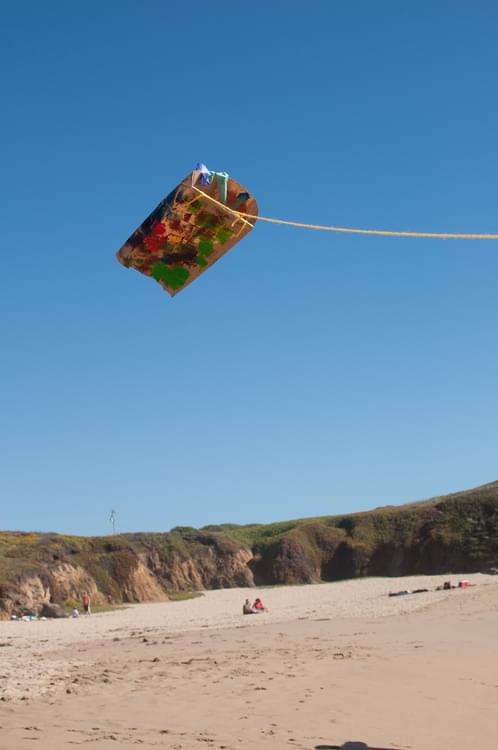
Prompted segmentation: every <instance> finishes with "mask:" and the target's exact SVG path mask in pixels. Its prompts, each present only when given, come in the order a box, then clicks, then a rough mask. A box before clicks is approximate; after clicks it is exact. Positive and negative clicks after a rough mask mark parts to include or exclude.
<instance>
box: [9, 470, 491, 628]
mask: <svg viewBox="0 0 498 750" xmlns="http://www.w3.org/2000/svg"><path fill="white" fill-rule="evenodd" d="M495 568H498V481H496V482H489V483H487V484H484V485H481V486H479V487H476V488H473V489H468V490H463V491H462V492H453V493H451V494H449V495H445V496H438V497H434V498H430V499H427V500H421V501H417V502H414V503H413V502H412V503H408V504H405V505H400V506H383V507H380V508H375V509H373V510H368V511H360V512H355V513H348V514H342V515H334V516H321V517H317V518H302V519H296V520H291V521H279V522H276V523H272V524H257V523H254V524H246V525H237V524H221V525H208V526H204V527H203V528H201V529H194V528H192V527H185V526H180V527H176V528H174V529H172V530H171V531H169V532H164V533H162V532H143V533H139V532H135V533H127V534H117V535H115V536H102V537H80V536H72V535H67V534H55V533H37V532H19V531H17V532H16V531H6V532H0V618H2V617H3V618H8V617H11V616H12V615H13V614H15V615H20V614H26V613H28V612H29V613H33V614H43V613H45V614H47V615H50V614H54V613H57V612H58V613H59V614H61V613H62V612H63V608H65V609H66V610H67V609H69V608H71V607H72V606H75V605H76V604H77V603H79V602H81V598H82V596H83V594H84V593H89V594H90V596H91V597H92V599H93V602H94V604H96V605H97V606H99V605H100V606H108V605H110V604H119V603H123V602H141V601H160V600H166V599H168V598H169V596H170V595H172V594H174V593H178V592H188V591H200V590H203V589H215V588H230V587H235V586H255V585H274V584H304V583H313V582H320V581H334V580H340V579H345V578H355V577H360V576H402V575H414V574H439V573H441V574H442V573H470V572H486V571H489V570H492V569H495Z"/></svg>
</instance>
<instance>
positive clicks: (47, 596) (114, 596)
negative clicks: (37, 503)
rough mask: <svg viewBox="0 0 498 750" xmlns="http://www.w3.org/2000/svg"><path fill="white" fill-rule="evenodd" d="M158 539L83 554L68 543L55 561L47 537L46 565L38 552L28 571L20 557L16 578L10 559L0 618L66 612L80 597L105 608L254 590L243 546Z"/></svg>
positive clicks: (0, 591)
mask: <svg viewBox="0 0 498 750" xmlns="http://www.w3.org/2000/svg"><path fill="white" fill-rule="evenodd" d="M163 536H166V535H153V536H152V538H148V537H147V535H140V539H139V540H137V539H135V538H134V539H132V540H126V539H123V538H112V539H111V540H101V542H100V543H95V544H93V547H92V545H90V548H88V545H86V546H84V548H83V549H75V547H74V541H73V547H69V548H68V549H67V550H66V551H62V552H61V550H60V545H59V546H58V547H57V554H56V557H57V558H58V559H57V560H56V561H54V560H53V557H54V555H53V554H52V555H50V554H48V550H50V547H51V546H53V540H54V539H56V541H57V542H58V541H59V540H58V539H57V537H54V536H52V537H51V540H50V542H47V555H46V560H45V561H40V560H39V557H40V549H39V547H37V549H36V557H37V559H36V561H33V569H32V570H31V571H30V570H29V569H28V570H26V568H27V567H28V568H29V565H28V566H27V561H26V558H24V559H23V564H22V567H23V571H22V572H19V573H17V572H16V558H15V556H14V557H13V560H12V566H11V570H10V576H9V579H8V580H7V581H4V582H3V583H0V618H10V617H11V616H12V615H13V614H16V615H22V614H40V613H41V612H42V610H43V608H44V605H48V604H60V605H65V606H66V608H67V609H68V610H69V609H70V608H71V607H72V606H74V605H78V604H79V603H81V601H82V598H83V595H84V594H85V593H86V594H89V595H90V597H91V599H92V602H93V604H94V605H107V604H116V603H122V602H152V601H166V600H168V598H169V597H168V592H179V591H195V590H202V589H214V588H230V587H234V586H252V585H254V579H253V574H252V572H251V570H250V568H249V567H248V563H249V561H250V560H251V559H252V553H251V551H250V550H249V549H248V548H247V547H246V546H244V545H240V544H236V543H233V542H231V541H230V540H222V541H220V540H218V539H213V538H211V537H206V536H202V535H198V534H194V535H193V536H192V535H191V536H192V538H190V539H189V540H188V541H187V542H186V543H185V544H182V545H178V549H174V548H171V547H169V546H164V545H163V544H161V542H162V541H163V539H162V537H163ZM199 538H201V539H202V542H199ZM61 556H62V558H63V559H62V561H61V560H60V557H61ZM66 557H67V558H68V559H64V558H66ZM51 558H52V559H51Z"/></svg>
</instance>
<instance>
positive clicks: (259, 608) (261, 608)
mask: <svg viewBox="0 0 498 750" xmlns="http://www.w3.org/2000/svg"><path fill="white" fill-rule="evenodd" d="M252 610H253V612H258V613H259V612H266V607H265V605H264V604H263V602H262V601H261V599H256V601H255V602H254V604H253V605H252Z"/></svg>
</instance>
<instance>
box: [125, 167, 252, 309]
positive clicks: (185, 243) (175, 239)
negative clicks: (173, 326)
mask: <svg viewBox="0 0 498 750" xmlns="http://www.w3.org/2000/svg"><path fill="white" fill-rule="evenodd" d="M237 211H240V212H241V213H244V214H250V215H251V216H254V217H256V216H257V215H258V205H257V203H256V200H255V199H254V198H253V197H252V196H251V195H249V193H248V192H247V191H246V189H245V188H244V187H242V186H241V185H239V183H238V182H235V180H232V179H231V178H230V177H229V176H228V175H227V173H226V172H210V171H209V170H208V168H207V167H206V166H205V165H204V164H198V165H197V167H196V169H194V171H193V172H191V173H190V174H189V175H188V177H186V178H185V179H184V180H183V182H181V183H180V184H179V185H178V186H177V187H176V188H175V189H174V190H173V191H172V192H171V193H170V194H169V195H168V196H167V197H166V198H165V199H164V200H162V201H161V203H160V204H159V205H158V206H157V208H155V209H154V211H153V212H152V213H151V214H150V216H148V217H147V219H145V221H144V222H143V223H142V224H141V225H140V226H139V227H138V229H136V230H135V231H134V232H133V234H132V235H131V237H130V238H129V239H128V240H127V241H126V242H125V244H124V245H123V247H122V248H121V249H120V250H118V252H117V259H118V260H119V262H120V263H122V264H123V265H124V266H126V267H128V268H135V269H136V270H137V271H140V273H143V274H145V275H146V276H152V277H153V278H154V279H155V280H156V281H158V282H159V284H160V285H161V286H162V287H163V289H165V290H166V291H167V292H169V293H170V294H171V295H172V296H173V295H175V294H177V293H178V292H180V291H181V290H182V289H184V288H185V287H186V286H187V285H188V284H190V283H191V282H192V281H194V279H196V278H197V277H198V276H199V275H200V274H201V273H203V272H204V271H205V270H206V269H207V268H209V266H212V265H213V263H215V262H216V261H217V260H218V259H219V258H221V256H222V255H224V254H225V253H226V252H228V250H230V249H231V248H232V247H233V246H234V245H236V244H237V242H239V240H241V239H242V238H243V237H245V236H246V234H247V233H248V232H250V231H251V229H252V228H253V226H254V224H255V220H254V221H252V220H251V219H248V218H244V217H242V216H239V215H238V214H237V213H236V212H237Z"/></svg>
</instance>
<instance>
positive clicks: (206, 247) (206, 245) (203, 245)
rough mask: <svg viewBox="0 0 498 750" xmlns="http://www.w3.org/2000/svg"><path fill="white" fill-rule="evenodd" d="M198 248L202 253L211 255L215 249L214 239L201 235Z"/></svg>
mask: <svg viewBox="0 0 498 750" xmlns="http://www.w3.org/2000/svg"><path fill="white" fill-rule="evenodd" d="M198 250H199V253H200V254H201V255H211V253H212V252H213V250H214V245H213V240H209V239H206V238H205V237H201V239H200V240H199V246H198Z"/></svg>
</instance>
